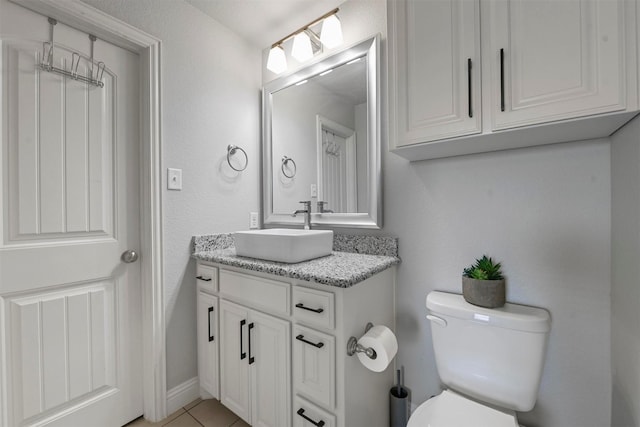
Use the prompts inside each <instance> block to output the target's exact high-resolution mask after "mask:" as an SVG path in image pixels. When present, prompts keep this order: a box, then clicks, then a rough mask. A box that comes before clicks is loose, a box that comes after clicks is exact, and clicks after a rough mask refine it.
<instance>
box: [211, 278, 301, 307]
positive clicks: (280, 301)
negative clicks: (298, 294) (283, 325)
mask: <svg viewBox="0 0 640 427" xmlns="http://www.w3.org/2000/svg"><path fill="white" fill-rule="evenodd" d="M290 287H291V285H290V284H289V283H285V282H278V281H276V280H270V279H265V278H263V277H258V276H251V275H248V274H243V273H237V272H235V271H230V270H225V269H221V270H220V293H221V294H223V295H224V296H227V297H230V298H231V299H234V300H237V301H239V302H242V303H244V304H246V305H249V306H251V307H255V308H258V309H262V310H266V311H268V312H272V313H276V314H280V315H284V316H288V315H289V313H290V311H289V301H290V299H289V288H290Z"/></svg>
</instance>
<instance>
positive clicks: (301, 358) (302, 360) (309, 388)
mask: <svg viewBox="0 0 640 427" xmlns="http://www.w3.org/2000/svg"><path fill="white" fill-rule="evenodd" d="M293 338H294V343H293V385H294V387H295V389H296V392H297V393H300V394H302V395H304V396H305V397H307V398H309V399H311V400H312V401H313V402H314V403H316V404H318V405H321V406H323V407H324V408H327V409H329V410H333V409H334V407H335V397H336V396H335V390H336V382H335V378H336V362H335V338H334V337H333V336H331V335H328V334H324V333H322V332H318V331H314V330H313V329H310V328H305V327H304V326H300V325H296V326H294V328H293Z"/></svg>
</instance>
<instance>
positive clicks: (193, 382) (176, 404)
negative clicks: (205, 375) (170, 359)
mask: <svg viewBox="0 0 640 427" xmlns="http://www.w3.org/2000/svg"><path fill="white" fill-rule="evenodd" d="M199 397H200V381H198V377H193V378H191V379H190V380H187V381H185V382H183V383H182V384H178V385H177V386H175V387H174V388H172V389H171V390H167V414H173V413H174V412H175V411H177V410H178V409H180V408H182V407H183V406H186V405H188V404H189V403H191V402H193V401H194V400H196V399H197V398H199Z"/></svg>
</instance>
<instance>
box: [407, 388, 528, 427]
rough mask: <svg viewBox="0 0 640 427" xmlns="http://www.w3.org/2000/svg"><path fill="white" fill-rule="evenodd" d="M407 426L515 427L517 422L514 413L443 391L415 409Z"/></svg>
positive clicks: (449, 391)
mask: <svg viewBox="0 0 640 427" xmlns="http://www.w3.org/2000/svg"><path fill="white" fill-rule="evenodd" d="M407 427H518V421H517V420H516V417H515V415H514V414H513V413H507V412H502V411H499V410H497V409H493V408H490V407H488V406H485V405H481V404H480V403H477V402H475V401H473V400H471V399H468V398H466V397H463V396H461V395H459V394H458V393H455V392H453V391H451V390H445V391H443V392H442V393H440V394H439V395H438V396H436V397H432V398H431V399H429V400H427V401H426V402H424V403H423V404H421V405H420V406H418V408H417V409H416V410H415V411H414V412H413V414H412V415H411V417H410V418H409V423H408V424H407Z"/></svg>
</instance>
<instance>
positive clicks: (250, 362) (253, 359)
mask: <svg viewBox="0 0 640 427" xmlns="http://www.w3.org/2000/svg"><path fill="white" fill-rule="evenodd" d="M252 329H253V322H251V323H249V365H251V364H253V362H254V361H255V357H253V356H252V355H251V330H252Z"/></svg>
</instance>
